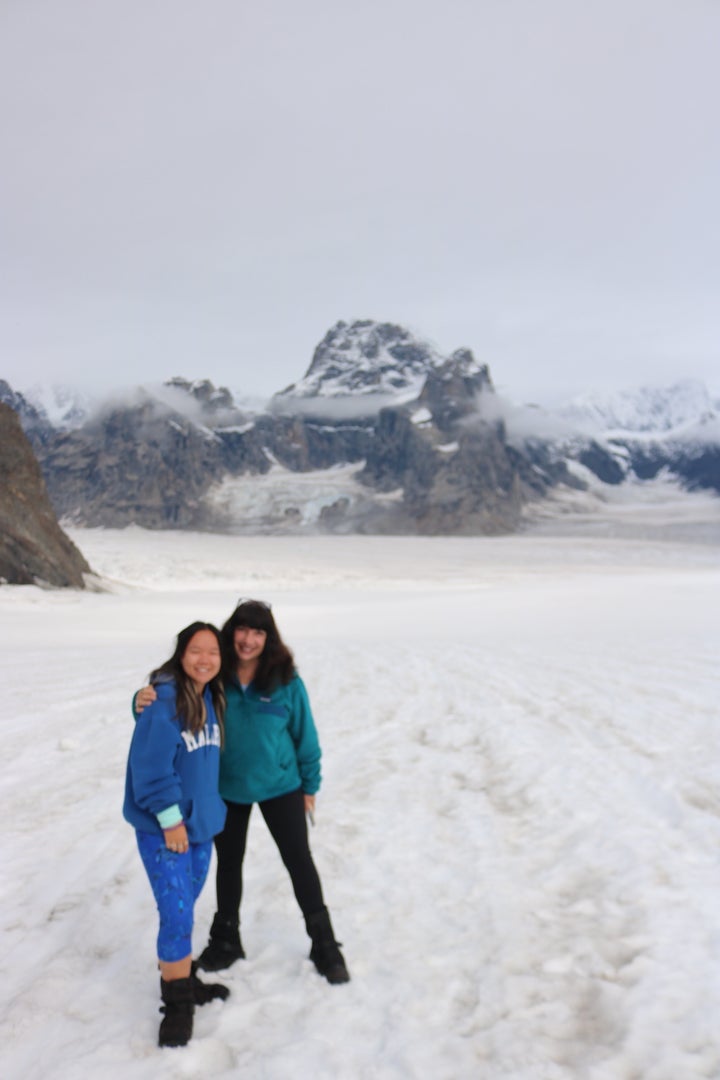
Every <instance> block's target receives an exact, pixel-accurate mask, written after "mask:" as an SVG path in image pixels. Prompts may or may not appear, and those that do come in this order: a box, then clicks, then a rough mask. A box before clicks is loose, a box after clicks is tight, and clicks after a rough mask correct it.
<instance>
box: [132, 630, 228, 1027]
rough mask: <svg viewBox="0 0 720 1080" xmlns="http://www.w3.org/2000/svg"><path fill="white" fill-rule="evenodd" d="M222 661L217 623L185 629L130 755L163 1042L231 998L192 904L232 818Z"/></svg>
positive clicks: (138, 728)
mask: <svg viewBox="0 0 720 1080" xmlns="http://www.w3.org/2000/svg"><path fill="white" fill-rule="evenodd" d="M221 656H222V643H221V639H220V634H219V631H218V630H217V629H216V627H214V626H212V625H211V624H210V623H202V622H195V623H192V625H191V626H188V627H186V628H185V629H184V630H181V631H180V633H179V634H178V637H177V643H176V647H175V652H174V653H173V655H172V656H171V658H170V659H169V660H168V661H166V662H165V663H164V664H163V665H162V666H161V667H160V668H158V669H157V671H155V672H153V674H152V676H151V678H157V679H159V680H163V679H164V680H165V681H159V683H158V689H157V696H156V700H155V701H154V702H153V703H152V704H151V705H150V706H149V707H148V708H146V709H145V710H143V712H142V714H141V716H140V717H139V719H138V720H137V723H136V726H135V731H134V732H133V737H132V742H131V744H130V753H129V755H128V764H127V774H126V780H125V801H124V805H123V814H124V816H125V818H126V819H127V821H129V822H130V824H131V825H132V826H133V827H134V828H135V832H136V837H137V844H138V850H139V852H140V858H141V859H142V862H143V866H144V867H145V870H146V872H147V875H148V878H149V879H150V885H151V888H152V890H153V894H154V896H155V901H156V903H157V908H158V913H159V916H160V929H159V932H158V939H157V951H158V963H159V967H160V994H161V997H162V1000H163V1002H164V1008H163V1010H162V1011H163V1012H164V1014H165V1015H164V1018H163V1020H162V1023H161V1024H160V1031H159V1035H158V1042H159V1044H160V1046H184V1045H185V1044H186V1043H187V1042H188V1041H189V1039H190V1037H191V1035H192V1024H193V1012H194V1007H195V1005H196V1004H204V1003H205V1002H206V1001H210V1000H211V999H212V998H217V997H219V998H226V997H227V995H228V993H229V991H228V989H227V987H224V986H220V985H219V984H215V985H213V986H207V985H205V984H204V983H202V982H201V981H200V980H199V979H198V978H197V976H196V974H195V973H194V971H193V969H192V955H191V953H192V929H193V907H194V904H195V901H196V899H197V897H198V896H199V895H200V891H201V889H202V887H203V884H204V883H205V878H206V877H207V873H208V868H209V865H210V857H211V854H212V842H213V837H214V836H215V835H216V833H219V832H220V831H221V829H222V828H223V825H224V824H225V816H226V809H225V804H224V802H223V800H222V799H221V798H220V795H219V793H218V773H219V767H220V745H221V742H222V720H223V712H224V705H225V696H224V691H223V686H222V682H221V680H220V677H219V676H220V669H221Z"/></svg>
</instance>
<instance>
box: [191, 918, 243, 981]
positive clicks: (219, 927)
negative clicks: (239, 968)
mask: <svg viewBox="0 0 720 1080" xmlns="http://www.w3.org/2000/svg"><path fill="white" fill-rule="evenodd" d="M244 959H245V950H244V949H243V947H242V942H241V941H240V927H239V925H238V923H236V922H235V923H233V922H231V921H230V920H229V919H224V918H222V916H220V915H217V914H216V915H215V918H214V919H213V921H212V926H211V927H210V938H209V940H208V943H207V945H206V946H205V948H204V949H203V951H202V952H201V953H200V956H199V957H198V959H197V966H198V967H199V968H202V969H203V971H220V970H221V969H222V968H229V967H230V965H231V964H234V963H235V961H236V960H244Z"/></svg>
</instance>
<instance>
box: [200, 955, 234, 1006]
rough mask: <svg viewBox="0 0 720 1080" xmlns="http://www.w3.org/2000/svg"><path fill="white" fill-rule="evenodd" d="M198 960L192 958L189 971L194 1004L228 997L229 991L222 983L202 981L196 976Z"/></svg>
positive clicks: (222, 999) (223, 999) (205, 1003)
mask: <svg viewBox="0 0 720 1080" xmlns="http://www.w3.org/2000/svg"><path fill="white" fill-rule="evenodd" d="M197 968H198V962H197V960H193V962H192V970H191V972H190V982H191V983H192V988H193V1000H194V1001H195V1004H196V1005H207V1003H208V1001H225V1000H226V999H227V998H228V997H230V991H229V989H228V988H227V986H223V984H222V983H204V982H203V981H202V979H200V978H198V974H197Z"/></svg>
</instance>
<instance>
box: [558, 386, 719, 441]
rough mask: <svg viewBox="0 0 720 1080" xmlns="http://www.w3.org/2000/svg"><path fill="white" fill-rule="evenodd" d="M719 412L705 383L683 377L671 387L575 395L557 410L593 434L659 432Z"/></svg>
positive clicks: (689, 423)
mask: <svg viewBox="0 0 720 1080" xmlns="http://www.w3.org/2000/svg"><path fill="white" fill-rule="evenodd" d="M716 411H717V406H716V405H715V403H714V402H713V401H712V399H711V397H710V394H709V393H708V391H707V388H706V387H705V385H704V384H703V383H701V382H698V381H697V380H696V379H681V380H679V381H678V382H675V383H672V384H671V385H670V386H642V387H638V388H637V389H635V390H620V391H617V392H615V393H613V394H608V395H603V396H601V395H597V394H592V395H591V394H586V395H582V396H580V397H576V398H573V400H572V401H570V402H568V403H567V404H566V405H563V406H561V407H560V408H559V409H558V410H557V413H558V415H559V416H561V417H562V418H564V419H565V420H567V421H568V422H569V423H571V424H573V425H575V426H577V427H578V428H580V429H582V430H585V431H587V432H588V433H592V434H596V435H597V434H603V433H604V434H608V433H610V432H613V433H614V432H627V433H632V434H639V433H646V434H655V435H659V434H662V433H668V432H671V431H679V430H681V429H683V428H690V427H692V426H693V425H696V424H699V423H701V422H703V421H705V420H707V418H708V417H710V416H712V415H713V414H714V413H716Z"/></svg>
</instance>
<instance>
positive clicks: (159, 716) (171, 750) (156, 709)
mask: <svg viewBox="0 0 720 1080" xmlns="http://www.w3.org/2000/svg"><path fill="white" fill-rule="evenodd" d="M174 717H175V702H174V700H173V701H168V700H158V701H154V702H153V703H152V705H148V707H147V708H146V709H143V711H142V713H141V714H140V716H139V717H138V719H137V723H136V725H135V731H134V732H133V738H132V742H131V744H130V761H129V764H130V776H131V780H132V790H133V795H134V798H135V801H136V803H137V805H138V806H139V807H140V808H141V809H142V810H147V811H149V812H150V813H151V814H159V813H160V812H161V811H162V810H165V809H167V807H168V806H173V805H174V804H176V803H179V802H180V800H181V798H182V785H181V783H180V777H179V776H178V774H177V772H176V771H175V764H174V762H175V756H176V754H177V751H178V749H179V747H180V745H181V741H182V736H181V734H180V728H179V726H178V724H177V723H176V722H175V720H174Z"/></svg>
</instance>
